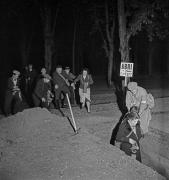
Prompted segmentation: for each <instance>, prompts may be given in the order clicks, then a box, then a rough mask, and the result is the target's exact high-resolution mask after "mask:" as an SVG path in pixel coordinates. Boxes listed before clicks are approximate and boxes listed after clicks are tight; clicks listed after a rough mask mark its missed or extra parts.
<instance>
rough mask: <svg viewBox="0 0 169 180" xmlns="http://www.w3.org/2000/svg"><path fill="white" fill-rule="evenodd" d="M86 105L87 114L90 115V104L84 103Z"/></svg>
mask: <svg viewBox="0 0 169 180" xmlns="http://www.w3.org/2000/svg"><path fill="white" fill-rule="evenodd" d="M86 105H87V112H88V113H90V102H86Z"/></svg>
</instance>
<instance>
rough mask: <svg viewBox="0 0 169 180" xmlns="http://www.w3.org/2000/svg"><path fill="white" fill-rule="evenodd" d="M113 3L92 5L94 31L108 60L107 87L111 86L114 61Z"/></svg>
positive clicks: (106, 1) (107, 0)
mask: <svg viewBox="0 0 169 180" xmlns="http://www.w3.org/2000/svg"><path fill="white" fill-rule="evenodd" d="M113 7H114V6H113V1H109V0H105V1H104V2H102V3H101V4H94V5H93V8H92V11H93V20H94V31H98V32H99V33H100V35H101V37H102V40H103V48H104V50H105V54H106V57H107V59H108V63H107V64H108V67H107V78H108V85H109V86H111V85H112V72H113V59H114V31H115V10H114V9H113Z"/></svg>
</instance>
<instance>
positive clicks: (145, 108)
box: [126, 82, 154, 134]
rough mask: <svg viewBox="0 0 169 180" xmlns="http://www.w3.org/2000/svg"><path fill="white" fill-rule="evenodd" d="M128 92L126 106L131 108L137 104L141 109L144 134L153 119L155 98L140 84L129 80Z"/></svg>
mask: <svg viewBox="0 0 169 180" xmlns="http://www.w3.org/2000/svg"><path fill="white" fill-rule="evenodd" d="M127 87H128V90H127V94H126V106H127V109H128V110H130V108H131V107H132V106H137V107H138V109H139V116H140V126H141V129H142V131H143V134H145V133H147V132H148V127H149V123H150V120H151V108H153V107H154V98H153V96H152V95H151V94H148V93H147V91H146V90H145V89H144V88H142V87H140V86H138V85H137V83H136V82H129V84H128V86H127Z"/></svg>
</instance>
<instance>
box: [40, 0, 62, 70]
mask: <svg viewBox="0 0 169 180" xmlns="http://www.w3.org/2000/svg"><path fill="white" fill-rule="evenodd" d="M39 4H40V12H41V19H42V23H43V35H44V49H45V55H44V59H45V67H46V69H47V70H48V72H50V71H51V67H52V56H53V54H54V45H55V42H54V39H55V38H54V37H55V30H56V20H57V17H58V13H59V9H60V4H59V3H56V2H54V1H47V0H46V1H44V2H43V3H42V4H41V3H39ZM53 7H54V13H53V11H52V10H53ZM53 17H54V18H53Z"/></svg>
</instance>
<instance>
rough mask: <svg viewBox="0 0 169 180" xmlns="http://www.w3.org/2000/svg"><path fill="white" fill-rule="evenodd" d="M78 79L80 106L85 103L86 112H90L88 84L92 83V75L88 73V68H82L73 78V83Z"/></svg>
mask: <svg viewBox="0 0 169 180" xmlns="http://www.w3.org/2000/svg"><path fill="white" fill-rule="evenodd" d="M78 81H80V86H79V96H80V102H81V107H82V108H83V107H84V106H85V104H86V105H87V112H90V103H91V99H90V86H91V85H92V84H93V79H92V76H91V75H90V74H89V72H88V69H87V68H84V69H83V70H82V73H81V74H80V75H79V76H78V77H77V78H76V79H75V80H74V84H76V83H77V82H78Z"/></svg>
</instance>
